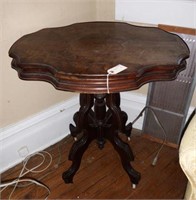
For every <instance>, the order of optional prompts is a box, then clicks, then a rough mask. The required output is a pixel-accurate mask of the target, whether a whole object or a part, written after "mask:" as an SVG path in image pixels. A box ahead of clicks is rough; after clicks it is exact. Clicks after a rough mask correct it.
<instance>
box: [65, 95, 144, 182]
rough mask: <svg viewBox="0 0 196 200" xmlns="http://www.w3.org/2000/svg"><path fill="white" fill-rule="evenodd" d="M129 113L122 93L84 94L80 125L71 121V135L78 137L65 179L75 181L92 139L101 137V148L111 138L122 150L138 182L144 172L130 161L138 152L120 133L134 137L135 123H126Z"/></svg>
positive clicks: (126, 167) (78, 116) (76, 118)
mask: <svg viewBox="0 0 196 200" xmlns="http://www.w3.org/2000/svg"><path fill="white" fill-rule="evenodd" d="M126 121H127V114H126V113H125V112H123V111H121V109H120V94H119V93H115V94H95V95H94V94H80V109H79V111H78V112H76V113H75V115H74V122H75V124H76V126H73V125H72V124H70V131H71V135H72V136H73V137H74V138H75V140H76V141H75V143H74V144H73V146H72V148H71V150H70V153H69V160H71V161H72V165H71V167H70V168H69V169H68V170H67V171H65V172H64V173H63V175H62V177H63V180H64V181H65V183H72V182H73V177H74V175H75V173H76V172H77V170H78V169H79V167H80V163H81V159H82V156H83V154H84V152H85V151H86V149H87V148H88V146H89V144H90V143H91V141H92V140H94V139H97V144H98V147H99V148H100V149H102V148H103V147H104V144H105V139H108V140H109V141H110V142H111V143H112V145H113V146H114V149H115V150H116V151H117V152H118V154H119V156H120V159H121V163H122V166H123V168H124V170H125V171H126V172H127V174H128V176H129V178H130V180H131V182H132V183H133V184H138V182H139V180H140V174H139V173H138V172H137V171H135V170H134V169H133V168H132V166H131V164H130V161H133V160H134V156H133V153H132V150H131V148H130V146H129V145H128V144H127V143H125V142H123V141H122V140H121V139H120V138H119V136H118V134H119V133H120V132H121V133H124V134H126V135H127V136H128V137H130V134H131V130H132V124H131V123H129V124H128V125H126Z"/></svg>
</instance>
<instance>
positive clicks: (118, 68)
mask: <svg viewBox="0 0 196 200" xmlns="http://www.w3.org/2000/svg"><path fill="white" fill-rule="evenodd" d="M126 69H127V67H125V66H124V65H121V64H118V65H116V66H115V67H112V68H110V69H108V70H107V72H108V73H107V80H106V81H107V93H108V94H109V93H110V86H109V76H110V74H118V73H120V72H122V71H124V70H126Z"/></svg>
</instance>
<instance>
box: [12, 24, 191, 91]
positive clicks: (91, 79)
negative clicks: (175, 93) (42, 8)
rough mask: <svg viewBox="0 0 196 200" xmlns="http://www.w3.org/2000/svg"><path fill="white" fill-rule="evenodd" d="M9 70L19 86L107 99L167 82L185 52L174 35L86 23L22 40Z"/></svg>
mask: <svg viewBox="0 0 196 200" xmlns="http://www.w3.org/2000/svg"><path fill="white" fill-rule="evenodd" d="M9 56H10V57H12V58H13V61H12V67H13V68H14V69H16V70H17V72H18V74H19V77H20V78H21V79H24V80H42V81H47V82H49V83H51V84H53V85H54V87H55V88H56V89H60V90H65V91H72V92H80V93H107V70H108V69H110V68H112V67H114V66H116V65H118V64H121V65H124V66H126V67H127V69H126V70H124V71H122V72H120V73H118V74H115V75H110V76H109V91H110V92H111V93H114V92H121V91H128V90H133V89H137V88H139V87H140V86H141V85H143V84H145V83H147V82H151V81H156V80H172V79H174V78H175V77H176V75H177V74H178V72H179V71H181V70H182V69H184V68H185V66H186V62H185V59H186V58H188V57H189V49H188V47H187V45H186V44H185V43H184V41H183V40H182V39H181V38H179V37H178V36H177V35H174V34H171V33H168V32H166V31H163V30H161V29H159V28H152V27H139V26H133V25H130V24H127V23H122V22H86V23H77V24H73V25H69V26H65V27H58V28H46V29H42V30H40V31H38V32H35V33H32V34H28V35H25V36H23V37H22V38H20V39H19V40H18V41H16V42H15V43H14V44H13V46H12V47H11V48H10V51H9Z"/></svg>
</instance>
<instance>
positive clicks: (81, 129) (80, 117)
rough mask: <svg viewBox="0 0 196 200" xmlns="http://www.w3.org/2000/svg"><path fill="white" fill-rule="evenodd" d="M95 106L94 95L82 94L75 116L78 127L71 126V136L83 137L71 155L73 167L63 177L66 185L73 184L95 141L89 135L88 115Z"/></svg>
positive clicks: (76, 143)
mask: <svg viewBox="0 0 196 200" xmlns="http://www.w3.org/2000/svg"><path fill="white" fill-rule="evenodd" d="M92 106H93V95H88V94H81V95H80V110H79V112H77V113H76V114H75V115H74V121H75V123H76V127H74V126H73V125H70V131H71V135H72V136H73V137H76V136H78V135H79V134H82V137H81V138H80V139H79V140H77V141H76V142H75V143H74V144H73V146H72V148H71V150H70V153H69V160H71V161H72V165H71V167H70V168H69V169H68V170H67V171H65V172H64V173H63V175H62V177H63V180H64V181H65V183H72V182H73V177H74V175H75V173H76V172H77V170H78V169H79V167H80V163H81V159H82V156H83V154H84V152H85V150H86V149H87V148H88V145H89V144H90V142H91V141H92V140H93V138H92V137H91V135H89V134H88V132H87V129H88V120H87V119H88V118H87V116H88V113H89V111H90V109H91V107H92Z"/></svg>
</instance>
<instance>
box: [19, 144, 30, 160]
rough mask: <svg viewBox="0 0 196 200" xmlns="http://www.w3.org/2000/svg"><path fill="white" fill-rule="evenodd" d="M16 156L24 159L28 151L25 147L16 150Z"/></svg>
mask: <svg viewBox="0 0 196 200" xmlns="http://www.w3.org/2000/svg"><path fill="white" fill-rule="evenodd" d="M18 154H19V156H20V157H22V158H24V157H26V156H28V154H29V149H28V147H27V146H23V147H21V148H20V149H18Z"/></svg>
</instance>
